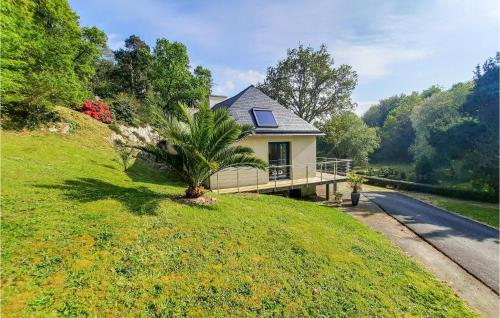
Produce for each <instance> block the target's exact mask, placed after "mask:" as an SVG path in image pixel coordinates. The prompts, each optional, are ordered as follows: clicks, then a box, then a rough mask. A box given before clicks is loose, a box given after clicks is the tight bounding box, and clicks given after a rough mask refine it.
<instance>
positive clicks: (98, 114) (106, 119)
mask: <svg viewBox="0 0 500 318" xmlns="http://www.w3.org/2000/svg"><path fill="white" fill-rule="evenodd" d="M80 111H81V112H82V113H84V114H85V115H88V116H90V117H92V118H94V119H97V120H98V121H100V122H103V123H105V124H111V123H112V122H113V118H111V111H110V110H109V107H108V105H106V104H104V102H103V101H101V100H97V101H95V102H92V101H89V100H88V101H85V102H84V103H83V104H82V107H81V108H80Z"/></svg>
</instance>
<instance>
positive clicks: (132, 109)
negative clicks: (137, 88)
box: [111, 93, 140, 125]
mask: <svg viewBox="0 0 500 318" xmlns="http://www.w3.org/2000/svg"><path fill="white" fill-rule="evenodd" d="M111 106H112V107H111V111H112V112H113V116H114V117H115V119H116V120H117V121H121V122H123V123H125V124H128V125H133V124H134V119H135V118H136V116H137V111H138V109H139V108H140V101H139V100H137V98H135V97H134V96H132V95H129V94H125V93H119V94H117V95H116V96H115V98H114V99H113V101H112V102H111Z"/></svg>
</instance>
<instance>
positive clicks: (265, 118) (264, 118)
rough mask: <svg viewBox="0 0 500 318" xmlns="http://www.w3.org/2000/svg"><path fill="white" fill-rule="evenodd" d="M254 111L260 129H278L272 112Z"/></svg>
mask: <svg viewBox="0 0 500 318" xmlns="http://www.w3.org/2000/svg"><path fill="white" fill-rule="evenodd" d="M252 111H253V115H254V117H255V122H256V123H257V126H258V127H278V124H277V123H276V119H275V118H274V114H273V111H272V110H269V109H261V108H254V109H252Z"/></svg>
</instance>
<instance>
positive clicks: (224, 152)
mask: <svg viewBox="0 0 500 318" xmlns="http://www.w3.org/2000/svg"><path fill="white" fill-rule="evenodd" d="M179 108H180V110H179V114H178V115H177V116H175V117H173V118H170V119H168V120H167V119H165V120H163V122H164V127H163V128H162V130H161V131H160V134H161V135H162V137H163V139H164V141H163V142H160V143H159V144H158V145H156V146H145V147H141V149H142V150H144V151H146V152H148V153H151V154H153V155H155V156H156V157H157V158H158V159H159V160H160V161H162V162H164V163H165V164H167V165H168V166H169V167H171V168H172V169H173V170H175V171H176V172H178V174H179V175H180V176H181V177H183V178H184V179H185V181H186V182H187V183H188V188H187V190H186V197H187V198H197V197H200V196H202V195H203V192H204V188H203V184H205V183H206V182H207V180H208V179H209V178H210V176H211V175H213V174H214V173H216V172H218V171H221V170H223V169H226V168H230V167H255V168H258V169H264V168H265V166H266V163H265V162H264V161H263V160H261V159H259V158H257V157H255V156H254V153H253V150H252V149H251V148H249V147H244V146H239V145H235V143H236V142H238V141H240V140H242V139H244V138H245V137H247V136H248V135H250V134H251V133H252V130H253V126H251V125H240V124H238V123H237V122H236V121H235V120H234V119H233V118H231V117H230V116H229V113H228V112H227V110H225V109H218V110H215V111H212V110H211V109H210V108H209V107H208V105H207V104H206V103H202V104H201V105H199V107H198V111H197V112H196V113H193V112H190V110H189V109H188V108H187V107H186V106H184V105H181V106H179Z"/></svg>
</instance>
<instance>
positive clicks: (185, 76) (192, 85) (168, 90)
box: [149, 39, 212, 114]
mask: <svg viewBox="0 0 500 318" xmlns="http://www.w3.org/2000/svg"><path fill="white" fill-rule="evenodd" d="M149 76H150V80H151V84H152V89H153V94H152V95H151V96H150V98H151V100H152V101H153V103H155V104H156V105H157V106H158V107H159V108H160V109H161V110H162V111H163V112H164V113H165V114H174V113H175V110H176V109H177V105H178V104H179V103H185V104H188V105H194V104H196V103H197V102H199V101H201V100H202V99H204V98H206V97H207V96H208V94H209V92H210V88H211V84H212V76H211V73H210V71H209V70H207V69H204V68H203V67H201V66H198V67H196V68H195V71H194V73H193V72H191V70H190V66H189V57H188V54H187V50H186V46H185V45H184V44H182V43H179V42H170V41H168V40H167V39H158V40H157V41H156V47H155V48H154V51H153V62H152V65H151V72H150V75H149Z"/></svg>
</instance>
